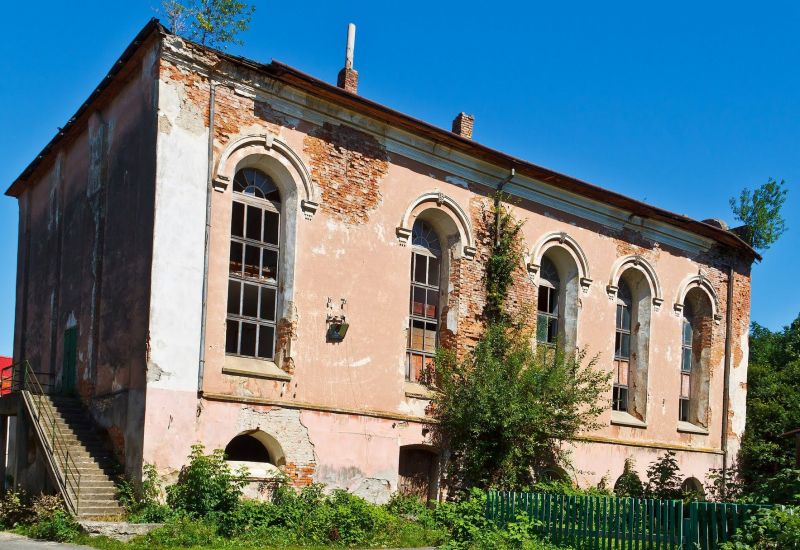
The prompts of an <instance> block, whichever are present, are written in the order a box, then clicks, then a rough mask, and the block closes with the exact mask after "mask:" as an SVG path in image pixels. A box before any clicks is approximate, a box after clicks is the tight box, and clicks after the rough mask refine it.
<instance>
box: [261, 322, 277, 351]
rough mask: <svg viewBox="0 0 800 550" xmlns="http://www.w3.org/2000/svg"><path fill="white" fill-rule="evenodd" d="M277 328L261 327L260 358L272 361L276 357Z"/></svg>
mask: <svg viewBox="0 0 800 550" xmlns="http://www.w3.org/2000/svg"><path fill="white" fill-rule="evenodd" d="M274 347H275V327H271V326H268V325H261V326H260V327H259V334H258V356H259V357H262V358H264V359H272V357H273V356H274V355H275V350H274Z"/></svg>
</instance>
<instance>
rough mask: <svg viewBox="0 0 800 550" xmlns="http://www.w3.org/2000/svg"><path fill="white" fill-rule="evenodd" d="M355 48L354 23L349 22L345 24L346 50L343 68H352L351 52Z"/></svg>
mask: <svg viewBox="0 0 800 550" xmlns="http://www.w3.org/2000/svg"><path fill="white" fill-rule="evenodd" d="M355 49H356V25H355V23H350V24H348V25H347V50H346V52H345V56H344V68H345V69H352V68H353V52H354V51H355Z"/></svg>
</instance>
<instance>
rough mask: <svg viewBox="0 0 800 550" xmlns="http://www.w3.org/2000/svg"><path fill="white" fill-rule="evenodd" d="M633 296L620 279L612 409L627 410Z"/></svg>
mask: <svg viewBox="0 0 800 550" xmlns="http://www.w3.org/2000/svg"><path fill="white" fill-rule="evenodd" d="M632 305H633V297H632V295H631V289H630V287H628V283H626V282H625V281H624V280H622V279H620V281H619V288H618V289H617V316H616V331H615V337H614V370H615V373H614V395H613V405H612V407H613V409H614V410H615V411H626V412H627V410H628V377H629V375H630V362H631V317H632V316H631V310H632Z"/></svg>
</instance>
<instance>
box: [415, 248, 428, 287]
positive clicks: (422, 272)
mask: <svg viewBox="0 0 800 550" xmlns="http://www.w3.org/2000/svg"><path fill="white" fill-rule="evenodd" d="M414 260H415V261H414V282H415V283H421V284H423V285H424V284H427V283H428V258H427V256H422V255H421V254H414Z"/></svg>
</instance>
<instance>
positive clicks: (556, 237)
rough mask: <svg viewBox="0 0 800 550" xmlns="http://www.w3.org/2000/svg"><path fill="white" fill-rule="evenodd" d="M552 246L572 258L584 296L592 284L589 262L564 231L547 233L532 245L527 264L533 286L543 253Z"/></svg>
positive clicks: (575, 242) (577, 245)
mask: <svg viewBox="0 0 800 550" xmlns="http://www.w3.org/2000/svg"><path fill="white" fill-rule="evenodd" d="M554 246H558V247H559V248H562V249H564V250H566V251H567V253H568V254H569V255H570V256H572V259H573V260H574V261H575V265H576V266H577V267H578V280H579V282H580V285H581V288H582V289H583V293H584V294H586V293H587V292H588V291H589V287H590V286H591V284H592V277H591V275H590V272H589V260H588V259H587V258H586V254H585V253H584V252H583V249H582V248H581V245H579V244H578V241H576V240H575V239H574V238H572V237H571V236H570V235H569V234H568V233H566V232H564V231H553V232H552V233H547V234H546V235H544V236H543V237H541V238H540V239H539V240H538V241H537V242H536V244H535V245H534V247H533V249H532V251H531V255H530V261H529V262H528V264H527V268H528V273H529V274H530V275H531V277H532V278H533V282H534V284H538V277H539V268H540V267H541V265H542V256H544V253H545V252H546V251H547V250H548V249H550V248H552V247H554Z"/></svg>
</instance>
